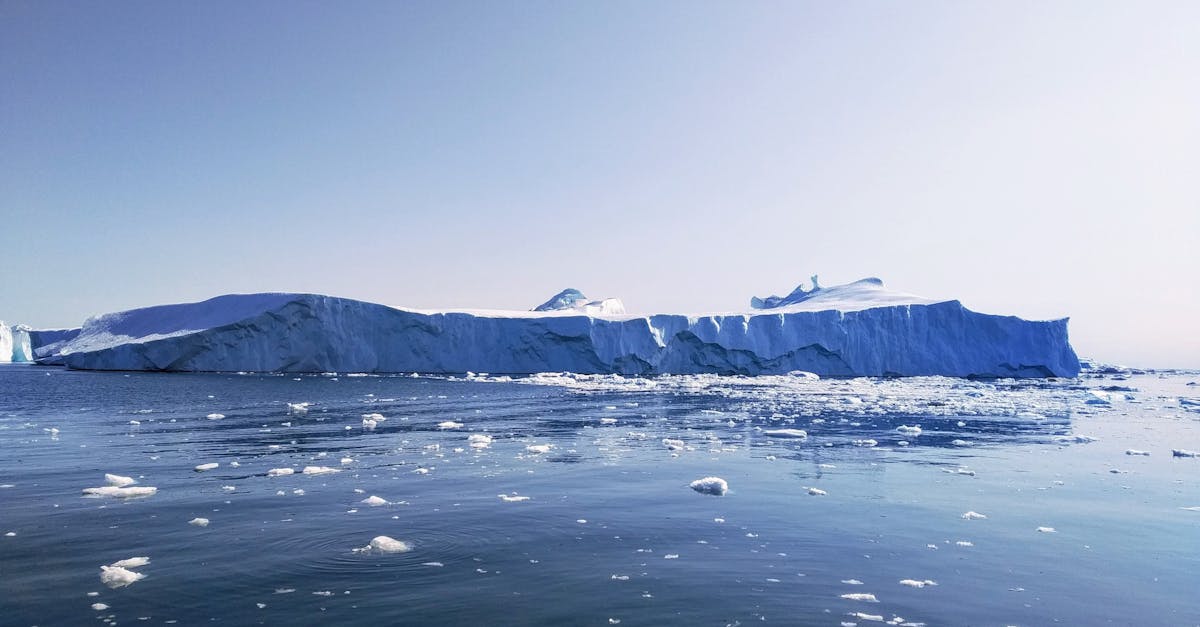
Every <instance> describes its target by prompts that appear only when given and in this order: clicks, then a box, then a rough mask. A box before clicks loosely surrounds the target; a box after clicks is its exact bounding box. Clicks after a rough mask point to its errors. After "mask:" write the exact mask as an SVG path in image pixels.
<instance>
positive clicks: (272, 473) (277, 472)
mask: <svg viewBox="0 0 1200 627" xmlns="http://www.w3.org/2000/svg"><path fill="white" fill-rule="evenodd" d="M295 472H296V469H295V468H272V469H270V470H268V471H267V476H268V477H282V476H284V475H291V474H295Z"/></svg>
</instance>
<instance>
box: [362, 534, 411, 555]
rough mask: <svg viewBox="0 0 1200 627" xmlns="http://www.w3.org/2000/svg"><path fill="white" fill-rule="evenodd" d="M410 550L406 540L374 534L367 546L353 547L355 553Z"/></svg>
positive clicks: (403, 551)
mask: <svg viewBox="0 0 1200 627" xmlns="http://www.w3.org/2000/svg"><path fill="white" fill-rule="evenodd" d="M411 550H412V546H410V545H409V544H408V543H407V542H404V541H403V540H397V539H395V538H391V537H388V536H375V537H374V538H372V539H371V543H370V544H368V545H367V546H364V547H361V548H357V549H354V551H355V552H356V553H406V552H408V551H411Z"/></svg>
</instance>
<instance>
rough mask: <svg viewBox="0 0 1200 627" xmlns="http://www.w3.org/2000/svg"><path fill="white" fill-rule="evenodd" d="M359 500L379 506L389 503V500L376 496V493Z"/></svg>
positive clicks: (365, 503)
mask: <svg viewBox="0 0 1200 627" xmlns="http://www.w3.org/2000/svg"><path fill="white" fill-rule="evenodd" d="M359 502H360V503H362V504H363V505H369V506H371V507H379V506H380V505H387V504H388V502H387V501H386V500H384V499H382V498H380V497H378V496H374V495H372V496H368V497H367V498H365V499H363V500H362V501H359Z"/></svg>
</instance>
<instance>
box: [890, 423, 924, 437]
mask: <svg viewBox="0 0 1200 627" xmlns="http://www.w3.org/2000/svg"><path fill="white" fill-rule="evenodd" d="M896 431H899V432H900V433H903V434H905V435H921V425H914V426H912V427H910V426H908V425H900V426H899V427H896Z"/></svg>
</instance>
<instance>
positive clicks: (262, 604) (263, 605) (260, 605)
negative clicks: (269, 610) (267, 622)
mask: <svg viewBox="0 0 1200 627" xmlns="http://www.w3.org/2000/svg"><path fill="white" fill-rule="evenodd" d="M254 605H256V606H257V607H258V609H260V610H261V609H263V608H265V607H267V604H266V603H255V604H254Z"/></svg>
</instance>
